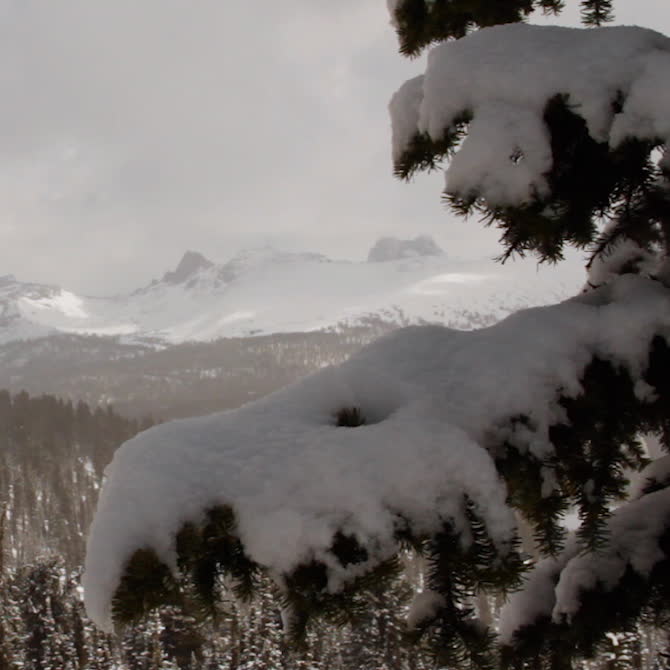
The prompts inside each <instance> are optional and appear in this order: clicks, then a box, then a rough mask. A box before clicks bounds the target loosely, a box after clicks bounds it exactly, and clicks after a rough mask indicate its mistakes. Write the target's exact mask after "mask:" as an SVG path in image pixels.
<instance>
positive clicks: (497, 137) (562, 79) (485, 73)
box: [390, 3, 670, 259]
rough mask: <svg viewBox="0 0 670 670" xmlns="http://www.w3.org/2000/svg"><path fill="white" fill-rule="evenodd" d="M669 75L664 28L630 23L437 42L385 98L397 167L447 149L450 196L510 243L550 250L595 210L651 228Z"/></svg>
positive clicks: (584, 228)
mask: <svg viewBox="0 0 670 670" xmlns="http://www.w3.org/2000/svg"><path fill="white" fill-rule="evenodd" d="M503 4H504V3H503ZM669 73H670V39H668V38H667V37H665V36H663V35H661V34H660V33H657V32H654V31H652V30H648V29H644V28H637V27H621V26H617V27H607V28H596V29H588V30H587V29H579V28H562V27H555V26H531V25H525V24H511V25H505V26H495V27H492V28H485V29H482V30H479V31H478V32H476V33H473V34H471V35H468V36H467V37H464V38H462V39H459V40H456V41H451V42H445V43H443V44H440V45H439V46H437V47H435V48H433V49H432V50H431V51H430V53H429V55H428V65H427V68H426V72H425V74H423V75H421V76H419V77H416V78H415V79H411V80H409V81H408V82H406V83H405V84H404V85H403V86H402V87H401V88H400V90H399V91H398V92H397V93H396V94H395V95H394V97H393V99H392V101H391V105H390V111H391V118H392V124H393V159H394V163H395V168H396V172H397V174H398V175H399V176H401V177H409V176H411V175H412V174H413V173H414V172H416V171H417V170H424V169H431V168H435V167H437V165H438V164H439V163H440V161H441V160H442V159H444V158H448V159H449V165H448V168H447V171H446V190H445V194H446V196H447V197H448V200H449V202H450V204H451V205H452V207H453V208H454V209H455V210H456V211H457V212H459V213H469V212H471V211H474V210H476V211H479V212H480V213H481V214H482V215H483V216H484V217H485V218H486V219H487V220H488V221H489V222H492V223H493V222H494V223H496V224H497V225H498V226H500V227H501V229H502V230H503V242H504V244H505V246H506V250H507V252H508V253H510V252H522V253H523V252H525V251H535V252H538V253H539V255H540V257H541V258H548V259H556V258H559V257H560V254H561V250H562V247H563V244H564V243H566V242H567V243H572V244H576V245H578V246H586V245H588V244H590V243H591V242H592V240H593V239H594V237H595V235H596V225H595V218H596V217H599V216H603V215H611V216H613V217H615V218H618V219H624V220H625V222H626V223H627V227H628V230H629V231H630V230H632V229H633V228H634V227H635V228H637V232H636V234H637V236H638V237H639V238H640V239H645V240H648V239H651V238H653V237H654V235H655V233H654V232H653V228H654V226H655V225H656V224H658V223H659V222H660V220H661V219H662V218H663V217H664V212H667V209H668V204H667V197H668V196H667V189H666V188H665V184H660V183H659V180H660V179H661V175H662V172H663V170H664V169H665V166H666V161H667V158H666V156H667V154H663V156H662V157H661V160H660V164H659V165H655V164H654V161H653V159H652V157H653V154H654V151H655V150H656V149H657V148H659V147H663V146H665V145H666V144H667V143H668V140H670V94H669V93H668V91H670V74H669ZM663 181H664V180H663Z"/></svg>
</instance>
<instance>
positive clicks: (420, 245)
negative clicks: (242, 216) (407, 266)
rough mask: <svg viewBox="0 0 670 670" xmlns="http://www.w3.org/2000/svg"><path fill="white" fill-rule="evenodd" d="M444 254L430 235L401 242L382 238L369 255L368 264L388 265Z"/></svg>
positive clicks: (396, 239)
mask: <svg viewBox="0 0 670 670" xmlns="http://www.w3.org/2000/svg"><path fill="white" fill-rule="evenodd" d="M443 254H444V252H443V251H442V249H440V247H439V246H438V244H437V242H435V240H434V239H433V238H432V237H430V236H429V235H419V236H418V237H415V238H414V239H413V240H400V239H398V238H397V237H381V238H380V239H378V240H377V241H376V242H375V244H374V246H373V247H372V248H371V249H370V251H369V253H368V263H386V262H388V261H398V260H402V259H403V258H417V257H421V256H442V255H443Z"/></svg>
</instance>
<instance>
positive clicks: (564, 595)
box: [552, 489, 670, 621]
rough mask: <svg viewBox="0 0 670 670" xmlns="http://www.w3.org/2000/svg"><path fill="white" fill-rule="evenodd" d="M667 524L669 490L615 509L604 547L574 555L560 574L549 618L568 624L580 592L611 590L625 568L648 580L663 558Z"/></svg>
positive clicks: (669, 513) (669, 517) (668, 516)
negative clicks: (663, 539) (660, 540)
mask: <svg viewBox="0 0 670 670" xmlns="http://www.w3.org/2000/svg"><path fill="white" fill-rule="evenodd" d="M669 524H670V489H663V490H661V491H657V492H655V493H650V494H648V495H646V496H643V497H642V498H640V499H638V500H635V501H632V502H630V503H628V504H626V505H623V506H622V507H620V508H619V509H618V510H616V512H614V514H613V515H612V518H611V519H610V521H609V523H608V524H607V526H608V532H609V540H608V543H607V546H606V547H605V548H604V549H602V550H601V551H598V552H591V553H588V554H578V555H577V556H574V557H573V558H571V559H570V560H569V561H568V562H567V564H566V566H565V567H564V568H563V570H562V571H561V577H560V579H559V581H558V584H557V585H556V590H555V593H556V604H555V605H554V609H553V612H552V618H553V619H554V620H555V621H561V620H568V621H569V620H570V618H571V617H572V616H573V615H574V614H575V613H576V612H577V610H578V609H579V603H580V596H581V592H582V591H584V590H586V589H591V588H594V587H595V586H596V585H597V584H598V585H601V586H603V587H604V588H605V589H612V588H614V587H615V586H616V585H617V583H618V582H619V580H620V579H621V577H622V576H623V574H624V571H625V570H626V568H627V567H628V566H630V567H631V568H632V569H633V570H634V571H635V572H637V573H638V574H640V575H642V576H643V577H648V576H649V573H650V572H651V570H652V568H653V567H654V566H655V565H656V563H658V562H659V561H661V560H663V559H664V558H665V554H664V552H663V551H661V548H660V546H659V538H660V537H661V535H662V534H663V532H664V531H665V530H666V529H667V528H668V525H669Z"/></svg>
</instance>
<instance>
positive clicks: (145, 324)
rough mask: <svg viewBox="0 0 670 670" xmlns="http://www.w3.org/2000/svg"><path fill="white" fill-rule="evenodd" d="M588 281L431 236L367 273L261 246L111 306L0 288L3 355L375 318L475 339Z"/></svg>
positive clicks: (569, 265) (399, 243) (53, 292)
mask: <svg viewBox="0 0 670 670" xmlns="http://www.w3.org/2000/svg"><path fill="white" fill-rule="evenodd" d="M582 282H583V271H582V270H581V268H580V267H579V266H577V265H576V264H575V263H574V262H567V261H566V262H565V263H563V264H560V265H558V266H555V267H543V268H541V269H540V270H538V269H537V265H536V264H535V263H529V262H523V263H515V264H513V263H508V264H506V265H504V266H502V265H499V264H496V263H494V262H493V261H489V260H476V261H464V260H459V259H453V258H450V257H449V256H448V255H447V254H445V253H444V252H443V251H442V250H441V249H440V248H439V247H438V246H437V245H436V244H435V242H434V241H433V240H432V239H431V238H428V237H418V238H415V239H414V240H397V239H394V238H382V239H381V240H379V241H378V242H377V243H376V245H375V246H373V247H372V249H371V250H370V254H369V255H368V261H366V262H354V261H340V260H332V259H330V258H328V257H326V256H324V255H322V254H318V253H312V252H291V251H281V250H278V249H275V248H273V247H260V248H255V249H247V250H244V251H242V252H240V253H238V254H236V255H235V256H234V257H233V258H231V259H230V260H228V261H226V262H225V263H221V264H219V263H215V262H213V261H211V260H209V259H208V258H206V257H205V256H204V255H203V254H202V253H200V252H197V251H192V250H189V251H187V252H186V253H185V254H184V255H183V256H182V258H181V260H180V261H179V263H178V264H177V265H176V267H175V268H174V269H173V270H170V271H167V272H166V273H165V274H164V275H163V276H162V278H161V279H159V280H154V281H152V282H151V283H150V284H148V285H147V286H145V287H143V288H140V289H137V290H136V291H134V292H132V293H129V294H124V295H117V296H113V297H91V296H83V295H78V294H76V293H74V292H71V291H68V290H66V289H64V288H61V287H58V286H53V285H47V284H35V283H30V282H21V281H18V280H16V278H15V277H13V276H12V275H5V276H4V277H0V344H1V343H4V342H10V341H14V340H20V339H35V338H38V337H45V336H49V335H51V334H56V333H69V334H77V335H97V336H118V337H121V338H125V339H126V340H127V341H128V342H131V343H132V342H142V341H151V342H153V343H155V342H157V341H158V342H164V343H166V344H176V343H180V342H189V341H211V340H215V339H217V338H220V337H248V336H254V335H258V334H270V333H281V332H310V331H316V330H328V329H334V328H338V327H339V326H340V325H342V324H344V325H345V326H356V325H357V324H360V323H363V322H364V321H365V320H366V319H371V318H372V319H381V320H384V321H388V322H390V323H395V324H396V325H407V324H412V323H425V322H438V323H445V324H447V325H451V326H453V327H457V328H472V327H479V326H486V325H491V324H492V323H494V322H495V321H497V320H499V319H500V318H503V317H504V316H505V315H506V314H508V313H510V312H512V311H515V310H517V309H520V308H523V307H529V306H533V305H538V304H546V303H548V302H556V301H558V300H562V299H564V298H566V297H568V296H569V295H572V294H574V293H576V292H577V291H578V290H579V287H580V285H581V283H582Z"/></svg>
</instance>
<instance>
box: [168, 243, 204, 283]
mask: <svg viewBox="0 0 670 670" xmlns="http://www.w3.org/2000/svg"><path fill="white" fill-rule="evenodd" d="M213 265H214V263H212V261H209V260H207V259H206V258H205V257H204V256H203V255H202V254H201V253H198V252H197V251H187V252H186V253H185V254H184V255H183V256H182V259H181V260H180V261H179V264H178V265H177V267H176V268H175V269H174V270H173V271H172V272H166V273H165V275H163V279H162V281H164V282H165V283H167V284H181V283H182V282H184V281H186V280H187V279H189V278H190V277H192V276H193V275H194V274H195V273H196V272H199V271H200V270H208V269H209V268H211V267H213Z"/></svg>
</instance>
